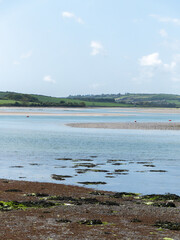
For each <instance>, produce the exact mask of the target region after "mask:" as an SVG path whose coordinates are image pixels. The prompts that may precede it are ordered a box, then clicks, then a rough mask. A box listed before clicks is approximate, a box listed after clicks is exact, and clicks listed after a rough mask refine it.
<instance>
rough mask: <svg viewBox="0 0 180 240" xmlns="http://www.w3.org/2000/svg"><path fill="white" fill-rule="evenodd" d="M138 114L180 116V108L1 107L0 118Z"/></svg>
mask: <svg viewBox="0 0 180 240" xmlns="http://www.w3.org/2000/svg"><path fill="white" fill-rule="evenodd" d="M50 110H52V112H50ZM93 110H98V111H97V112H94V111H93ZM107 110H108V112H107ZM91 111H92V112H91ZM103 111H104V112H103ZM136 113H157V114H158V113H159V114H180V108H107V107H106V108H103V107H96V108H90V107H89V108H63V107H62V108H56V107H53V108H45V107H42V108H40V107H33V108H29V107H0V116H92V117H93V116H94V117H95V116H131V115H134V114H136Z"/></svg>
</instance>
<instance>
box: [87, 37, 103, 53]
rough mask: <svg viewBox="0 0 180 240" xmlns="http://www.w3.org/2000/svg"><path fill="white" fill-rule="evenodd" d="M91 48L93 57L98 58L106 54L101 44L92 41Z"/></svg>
mask: <svg viewBox="0 0 180 240" xmlns="http://www.w3.org/2000/svg"><path fill="white" fill-rule="evenodd" d="M90 47H91V49H92V51H91V55H92V56H96V55H98V54H101V53H103V52H104V48H103V46H102V44H101V43H100V42H97V41H91V44H90Z"/></svg>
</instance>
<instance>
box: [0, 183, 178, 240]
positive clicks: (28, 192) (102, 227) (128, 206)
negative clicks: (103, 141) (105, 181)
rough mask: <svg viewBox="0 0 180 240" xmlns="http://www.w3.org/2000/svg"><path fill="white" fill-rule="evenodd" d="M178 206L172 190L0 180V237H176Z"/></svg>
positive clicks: (44, 239) (149, 239) (135, 239)
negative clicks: (162, 192)
mask: <svg viewBox="0 0 180 240" xmlns="http://www.w3.org/2000/svg"><path fill="white" fill-rule="evenodd" d="M179 210H180V197H179V196H177V195H173V194H167V195H146V196H139V195H137V194H131V193H113V192H105V191H95V190H93V189H87V188H83V187H77V186H68V185H63V184H52V183H37V182H25V181H13V180H5V179H4V180H3V179H2V180H0V220H1V224H0V239H1V240H7V239H11V240H22V239H23V240H26V239H27V240H37V239H42V240H59V239H65V240H66V239H68V240H72V239H76V240H84V239H88V240H95V239H98V240H99V239H107V240H109V239H110V240H111V239H113V240H116V239H122V240H123V239H124V240H127V239H131V240H144V239H147V240H154V239H159V240H161V239H162V240H165V239H174V240H178V239H180V211H179ZM160 229H161V230H160Z"/></svg>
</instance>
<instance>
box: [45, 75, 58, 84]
mask: <svg viewBox="0 0 180 240" xmlns="http://www.w3.org/2000/svg"><path fill="white" fill-rule="evenodd" d="M43 81H45V82H48V83H56V81H55V80H54V79H52V77H51V76H50V75H46V76H44V78H43Z"/></svg>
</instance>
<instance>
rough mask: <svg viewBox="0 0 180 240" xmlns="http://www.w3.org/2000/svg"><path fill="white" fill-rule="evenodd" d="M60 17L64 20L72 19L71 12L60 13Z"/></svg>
mask: <svg viewBox="0 0 180 240" xmlns="http://www.w3.org/2000/svg"><path fill="white" fill-rule="evenodd" d="M62 17H64V18H73V17H74V14H73V13H71V12H62Z"/></svg>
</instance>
